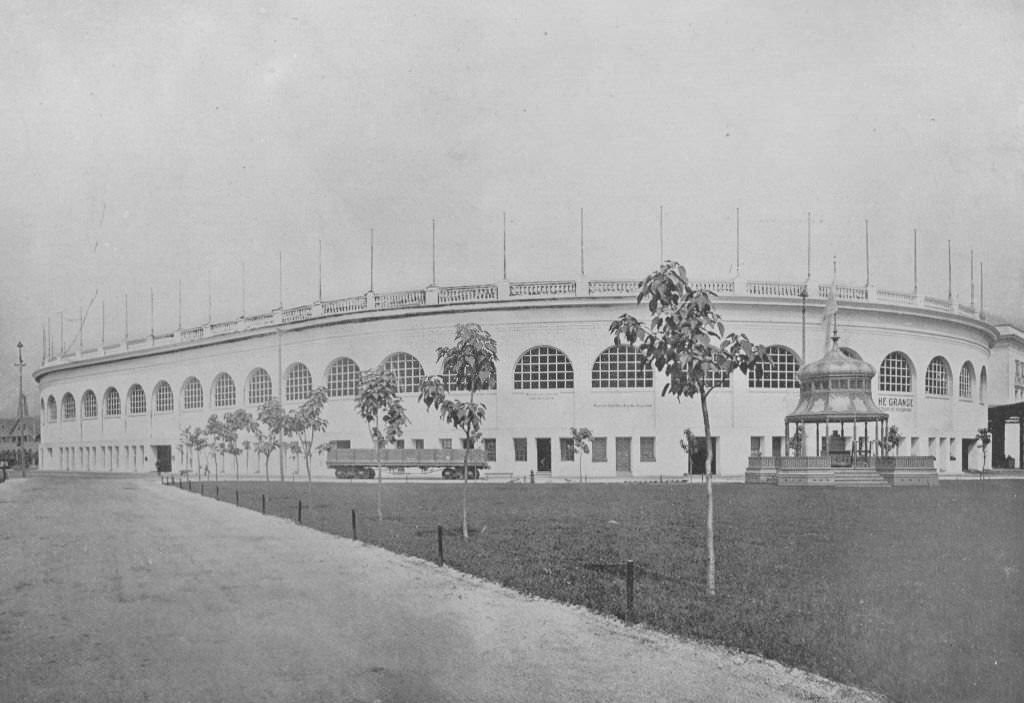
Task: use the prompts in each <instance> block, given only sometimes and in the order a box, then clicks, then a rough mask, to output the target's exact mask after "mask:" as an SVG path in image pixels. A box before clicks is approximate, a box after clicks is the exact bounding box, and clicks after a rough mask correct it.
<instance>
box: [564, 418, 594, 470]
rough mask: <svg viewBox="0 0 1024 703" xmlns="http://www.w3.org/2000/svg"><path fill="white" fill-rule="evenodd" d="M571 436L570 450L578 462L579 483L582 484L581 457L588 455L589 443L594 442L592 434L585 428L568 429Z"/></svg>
mask: <svg viewBox="0 0 1024 703" xmlns="http://www.w3.org/2000/svg"><path fill="white" fill-rule="evenodd" d="M569 432H570V433H571V434H572V448H573V451H574V452H575V453H576V456H577V457H578V458H579V462H580V483H583V455H584V454H590V443H591V442H593V441H594V434H593V433H592V432H591V431H590V428H587V427H580V428H576V427H570V428H569Z"/></svg>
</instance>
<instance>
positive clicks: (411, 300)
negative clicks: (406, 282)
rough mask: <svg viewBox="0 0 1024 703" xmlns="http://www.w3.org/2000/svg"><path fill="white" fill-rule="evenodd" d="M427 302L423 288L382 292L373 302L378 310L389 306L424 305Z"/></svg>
mask: <svg viewBox="0 0 1024 703" xmlns="http://www.w3.org/2000/svg"><path fill="white" fill-rule="evenodd" d="M426 302H427V293H426V291H423V290H407V291H402V292H400V293H382V294H381V295H378V296H377V297H376V298H375V300H374V304H375V305H376V307H377V309H378V310H388V309H390V308H404V307H406V306H409V307H415V306H417V305H424V304H425V303H426Z"/></svg>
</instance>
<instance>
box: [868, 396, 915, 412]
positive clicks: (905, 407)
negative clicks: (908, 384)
mask: <svg viewBox="0 0 1024 703" xmlns="http://www.w3.org/2000/svg"><path fill="white" fill-rule="evenodd" d="M875 400H876V401H877V402H878V407H879V408H881V409H882V410H893V411H896V412H910V411H911V410H913V409H914V399H913V398H908V397H906V396H899V395H880V396H878V397H877V398H876V399H875Z"/></svg>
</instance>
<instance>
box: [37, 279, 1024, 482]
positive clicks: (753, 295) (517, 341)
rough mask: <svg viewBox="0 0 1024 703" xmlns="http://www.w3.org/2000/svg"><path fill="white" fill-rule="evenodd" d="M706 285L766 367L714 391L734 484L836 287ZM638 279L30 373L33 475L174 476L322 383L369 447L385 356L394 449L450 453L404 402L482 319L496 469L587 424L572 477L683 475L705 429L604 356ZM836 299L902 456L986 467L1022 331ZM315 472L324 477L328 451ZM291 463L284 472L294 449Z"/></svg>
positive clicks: (337, 412) (874, 297)
mask: <svg viewBox="0 0 1024 703" xmlns="http://www.w3.org/2000/svg"><path fill="white" fill-rule="evenodd" d="M704 285H706V286H708V287H709V288H711V289H712V290H714V291H715V292H716V293H718V296H719V297H718V298H717V300H716V304H717V307H718V309H719V311H720V312H721V314H722V316H723V318H724V319H725V323H726V326H727V330H729V331H736V332H744V333H746V334H747V335H748V336H749V337H750V339H751V340H752V341H754V342H757V343H760V344H763V345H765V346H768V347H770V349H769V354H770V357H771V359H772V362H773V363H772V367H771V369H769V370H768V371H767V372H766V373H763V374H761V375H756V374H751V375H749V376H747V375H744V374H742V373H739V372H737V373H734V374H733V375H732V376H731V377H727V378H726V377H723V378H720V379H717V384H718V386H719V387H718V388H717V389H716V390H715V391H714V392H713V393H712V395H711V399H710V412H711V429H712V434H713V435H714V437H715V438H716V439H715V443H716V453H717V461H716V471H717V473H718V474H720V475H723V476H737V477H741V476H743V473H744V469H745V467H746V463H747V457H748V456H749V455H751V454H762V455H771V454H783V453H785V447H784V444H785V441H784V418H785V417H786V415H787V414H789V413H790V412H792V411H793V409H794V408H795V407H796V405H797V402H798V400H799V380H798V378H797V372H798V370H799V368H800V366H801V365H802V364H804V363H806V362H807V361H814V360H816V359H818V358H820V357H821V356H822V355H823V354H824V352H825V349H826V346H825V345H826V340H827V337H828V335H829V331H828V325H827V324H824V323H823V320H822V316H823V310H824V308H825V303H826V296H828V295H829V292H830V288H829V287H828V286H825V285H820V286H812V287H810V292H811V294H812V295H811V296H810V297H808V298H802V297H801V296H800V293H801V291H802V290H803V289H804V284H802V283H800V284H785V283H769V282H751V281H741V280H726V281H707V282H704ZM636 287H637V284H636V282H634V281H559V282H540V283H510V282H507V281H503V282H500V283H498V284H494V285H480V286H460V287H454V288H443V287H441V288H438V287H430V288H427V289H424V290H417V291H406V292H401V293H392V294H374V293H372V292H371V293H368V294H366V296H359V297H356V298H349V299H345V300H340V301H325V302H316V303H313V304H311V305H307V306H301V307H298V308H291V309H285V310H275V311H273V312H271V313H267V314H263V315H256V316H251V317H246V318H241V319H238V320H233V321H230V322H225V323H216V324H211V325H206V326H203V327H196V328H191V329H183V330H177V331H175V332H173V333H171V334H165V335H159V336H151V337H146V338H144V339H139V340H127V339H125V340H122V341H121V343H120V344H116V345H110V346H107V347H105V348H102V349H95V350H83V351H80V352H78V353H76V354H69V355H65V356H63V357H56V358H51V359H48V360H47V361H46V363H45V364H44V365H43V367H42V368H40V369H39V370H38V371H36V372H35V374H34V375H35V378H36V380H37V382H38V384H39V389H40V398H39V403H40V409H41V412H42V418H43V422H42V428H41V434H42V445H41V449H40V461H41V467H42V468H44V469H54V470H60V469H87V470H97V471H105V470H119V471H149V470H154V469H155V466H156V458H157V456H158V454H159V455H160V456H161V457H163V458H164V460H166V458H167V457H168V456H170V458H171V461H172V465H173V468H175V469H179V468H181V466H182V464H181V461H182V456H183V451H182V447H181V442H180V435H181V431H182V429H183V428H184V427H186V426H193V427H195V426H202V425H205V423H206V420H207V418H208V417H209V416H210V415H211V414H214V413H217V414H222V413H224V412H230V411H231V410H234V409H236V408H246V409H248V410H250V411H251V412H252V413H253V414H254V415H255V413H256V410H257V408H258V406H259V404H260V403H262V402H264V401H265V400H267V399H268V398H270V397H283V398H284V404H285V407H295V406H297V405H298V404H299V403H300V402H301V401H302V399H303V398H304V397H306V395H307V394H308V393H309V391H310V390H311V389H312V388H314V387H316V386H320V385H323V386H325V387H326V388H327V391H328V395H329V401H328V404H327V408H326V414H325V417H326V419H327V420H328V423H329V424H328V429H327V431H326V433H325V434H324V435H323V437H322V439H323V440H324V441H327V440H347V441H348V442H350V444H351V446H352V447H368V446H370V439H369V434H368V432H367V428H366V426H365V425H364V424H362V423H361V421H360V420H359V418H358V416H357V415H356V413H355V411H354V397H355V394H356V392H357V390H358V386H359V378H360V374H361V373H362V372H364V371H367V370H369V369H372V368H374V367H376V366H378V365H380V364H383V365H385V366H386V367H388V368H389V369H390V370H391V371H393V372H394V374H395V375H396V377H397V378H398V380H399V385H400V387H401V390H402V392H403V394H404V400H405V406H406V409H407V412H408V414H409V417H410V420H411V425H409V426H408V427H407V428H406V430H405V435H404V442H405V446H409V447H412V446H426V447H437V446H443V445H445V444H448V443H451V444H452V445H454V446H459V443H460V435H459V433H458V432H456V431H453V430H452V428H450V427H449V426H447V425H445V424H443V423H442V422H441V421H439V420H438V418H437V415H436V414H428V413H427V412H426V411H425V410H424V409H423V408H422V407H420V406H417V404H416V393H417V390H418V387H419V381H420V379H422V378H423V376H424V375H430V374H433V373H437V372H438V369H437V363H436V361H435V359H436V349H437V347H439V346H441V345H446V344H450V343H451V341H452V338H453V335H454V330H455V325H456V324H457V323H461V322H476V323H479V324H480V325H482V326H483V327H484V328H485V329H487V330H488V331H489V332H490V333H491V334H492V335H493V336H494V337H495V339H496V340H497V343H498V354H499V363H498V374H497V378H496V379H495V387H494V388H493V389H491V390H488V391H484V392H481V393H479V394H478V397H479V399H480V400H482V402H484V403H485V404H486V405H487V423H486V426H485V429H484V432H483V435H484V447H485V448H486V449H487V451H488V453H489V455H490V456H489V459H490V462H491V467H492V473H497V474H512V475H515V476H528V475H529V474H530V472H539V474H540V475H550V476H551V477H553V478H560V477H564V478H566V479H574V478H577V477H578V476H579V472H580V465H579V463H578V458H574V457H573V456H572V450H571V441H569V440H568V437H569V436H570V433H569V428H570V427H571V426H576V427H579V426H585V427H589V428H590V429H591V431H592V432H593V434H594V436H595V438H597V439H596V441H595V445H594V447H593V450H592V452H591V453H590V454H589V455H585V456H584V457H583V461H582V470H583V473H584V474H585V475H588V476H592V477H607V476H635V477H648V478H658V477H665V478H670V477H678V476H680V475H684V474H686V473H687V470H688V464H689V462H688V457H687V455H686V454H684V452H683V450H682V449H681V447H680V439H681V438H682V436H683V431H684V430H685V429H687V428H691V429H692V430H693V431H694V432H695V433H696V434H698V435H700V434H702V429H701V428H702V421H701V417H700V408H699V403H698V402H697V401H696V400H689V399H683V400H682V402H677V401H676V400H675V399H674V398H672V397H667V398H663V397H662V396H661V389H662V386H663V384H664V379H663V378H662V377H660V375H659V374H658V373H656V372H653V373H652V372H651V371H650V370H649V369H644V368H641V367H640V366H639V365H638V364H637V357H636V354H635V353H634V352H633V350H631V349H630V348H628V347H621V346H620V347H616V346H615V345H614V342H613V340H612V338H611V336H610V335H609V333H608V326H609V324H610V322H611V321H612V320H613V319H614V318H616V317H617V316H619V315H620V314H622V313H624V312H629V313H631V314H633V315H635V316H636V317H638V318H639V319H641V320H643V319H644V312H645V310H646V309H645V308H643V307H638V306H637V305H636V301H635V294H634V291H635V290H636ZM815 294H816V295H815ZM836 295H837V298H838V302H839V333H840V335H841V344H842V346H843V348H844V351H845V352H846V353H848V354H850V355H851V356H855V357H858V358H860V359H863V360H864V361H866V362H867V363H869V364H871V366H873V367H874V368H875V369H876V371H877V373H876V375H875V378H874V380H873V382H872V389H871V391H872V395H873V396H874V398H875V399H876V401H877V402H878V405H879V407H880V408H881V409H882V410H884V411H886V412H888V413H889V424H890V425H896V426H898V427H899V429H900V431H901V432H902V434H903V435H904V436H905V437H906V440H905V442H904V443H903V445H902V446H901V447H900V452H901V453H903V454H918V455H932V456H935V457H936V468H938V470H939V471H940V474H941V473H944V472H958V471H960V470H962V469H964V468H967V467H971V468H977V467H980V466H981V451H980V449H978V448H976V447H975V445H974V441H973V440H974V437H975V436H976V434H977V430H978V428H979V427H983V426H985V425H986V423H987V406H988V404H989V403H992V402H1009V399H1012V398H1013V393H1014V388H1013V379H1012V378H1009V377H1008V374H1005V373H1004V369H1012V368H1014V361H1015V360H1016V359H1018V358H1019V359H1020V360H1022V361H1024V339H1022V336H1021V335H1020V333H1019V332H1017V331H1016V330H1013V329H1012V328H1010V329H1006V328H1002V327H1000V328H997V327H995V326H993V325H992V324H990V323H988V322H987V321H986V320H985V319H984V318H983V316H981V315H979V314H978V313H977V311H975V310H974V309H972V308H970V307H967V306H961V305H957V304H955V303H954V302H951V301H946V300H934V299H930V298H924V297H920V296H916V297H915V296H912V295H905V294H899V293H893V292H887V291H882V290H876V289H873V288H854V287H839V288H837V289H836ZM805 356H806V357H807V358H804V357H805ZM1004 376H1007V377H1005V378H1004ZM992 386H996V388H995V391H996V392H995V393H993V388H992ZM314 461H315V462H316V467H315V470H317V471H319V472H320V473H322V474H323V475H328V474H327V471H326V469H325V467H324V464H323V457H322V456H321V457H314ZM243 462H244V459H243ZM277 465H278V459H277V457H276V456H275V457H272V458H271V466H272V467H276V466H277ZM287 466H288V467H289V468H288V469H287V470H288V471H289V472H292V471H296V470H298V468H297V465H296V463H295V460H294V459H293V458H292V457H289V458H288V464H287ZM249 470H250V472H254V471H255V458H254V457H253V458H251V459H250V469H249Z"/></svg>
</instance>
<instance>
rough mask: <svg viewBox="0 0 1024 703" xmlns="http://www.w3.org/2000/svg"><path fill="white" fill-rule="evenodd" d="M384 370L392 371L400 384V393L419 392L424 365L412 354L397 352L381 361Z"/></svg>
mask: <svg viewBox="0 0 1024 703" xmlns="http://www.w3.org/2000/svg"><path fill="white" fill-rule="evenodd" d="M381 367H382V369H383V370H384V371H390V372H391V373H392V374H393V375H394V377H395V382H396V383H397V384H398V392H399V393H417V392H419V390H420V383H421V382H422V381H423V365H422V364H420V360H419V359H417V358H416V357H415V356H413V355H412V354H407V353H405V352H395V353H394V354H389V355H388V357H387V358H386V359H384V361H382V362H381Z"/></svg>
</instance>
